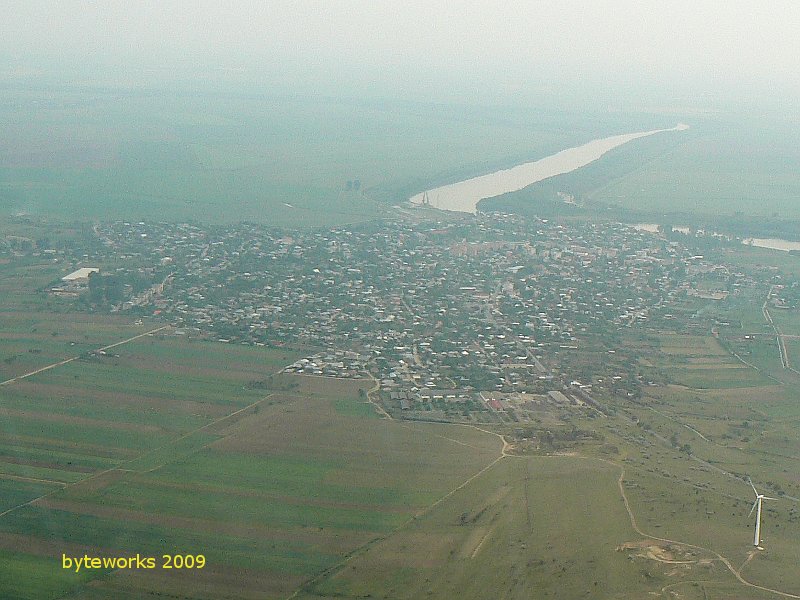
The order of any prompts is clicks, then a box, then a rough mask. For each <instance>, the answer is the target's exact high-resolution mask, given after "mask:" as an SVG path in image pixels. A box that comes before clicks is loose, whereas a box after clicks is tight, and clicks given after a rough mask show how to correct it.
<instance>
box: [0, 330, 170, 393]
mask: <svg viewBox="0 0 800 600" xmlns="http://www.w3.org/2000/svg"><path fill="white" fill-rule="evenodd" d="M169 327H171V325H164V326H162V327H158V328H156V329H153V330H151V331H148V332H146V333H140V334H139V335H135V336H133V337H130V338H128V339H126V340H122V341H121V342H116V343H114V344H109V345H108V346H103V347H102V348H96V349H95V350H91V352H99V351H101V350H102V351H105V350H108V349H109V348H116V347H117V346H121V345H122V344H127V343H128V342H132V341H134V340H138V339H139V338H143V337H145V336H148V335H152V334H154V333H156V332H157V331H163V330H164V329H168V328H169ZM81 356H82V355H78V356H73V357H72V358H67V359H64V360H62V361H59V362H56V363H53V364H52V365H47V366H46V367H41V368H39V369H36V370H34V371H30V372H29V373H25V374H24V375H17V376H16V377H12V378H11V379H6V380H5V381H0V385H9V384H11V383H14V382H16V381H19V380H20V379H25V378H27V377H31V376H33V375H38V374H39V373H43V372H44V371H49V370H50V369H55V368H56V367H60V366H62V365H66V364H68V363H71V362H73V361H75V360H78V359H79V358H80V357H81Z"/></svg>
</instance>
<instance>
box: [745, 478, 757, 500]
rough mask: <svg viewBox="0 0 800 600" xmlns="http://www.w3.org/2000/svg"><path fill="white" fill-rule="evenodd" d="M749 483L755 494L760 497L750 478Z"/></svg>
mask: <svg viewBox="0 0 800 600" xmlns="http://www.w3.org/2000/svg"><path fill="white" fill-rule="evenodd" d="M747 481H748V483H750V487H751V488H753V492H754V493H755V495H756V496H758V490H757V489H756V486H754V485H753V480H752V479H750V478H749V477H748V478H747Z"/></svg>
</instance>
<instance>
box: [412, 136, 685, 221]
mask: <svg viewBox="0 0 800 600" xmlns="http://www.w3.org/2000/svg"><path fill="white" fill-rule="evenodd" d="M688 128H689V126H688V125H683V124H678V125H676V126H675V127H673V128H672V129H654V130H652V131H640V132H638V133H624V134H622V135H612V136H610V137H605V138H600V139H597V140H592V141H591V142H588V143H586V144H583V145H582V146H576V147H574V148H568V149H566V150H562V151H561V152H557V153H556V154H553V155H551V156H546V157H545V158H542V159H539V160H536V161H533V162H529V163H524V164H521V165H517V166H516V167H511V168H510V169H503V170H500V171H495V172H494V173H488V174H487V175H480V176H478V177H473V178H471V179H465V180H464V181H459V182H456V183H450V184H448V185H443V186H440V187H437V188H433V189H430V190H427V191H425V192H420V193H419V194H417V195H415V196H412V197H411V199H410V200H411V202H413V203H414V204H424V203H425V199H426V197H427V202H428V204H430V205H431V206H432V207H434V208H439V209H442V210H452V211H457V212H468V213H474V212H475V211H476V210H477V206H478V202H480V201H481V200H483V199H484V198H492V197H494V196H499V195H500V194H506V193H508V192H515V191H517V190H521V189H523V188H526V187H528V186H529V185H531V184H533V183H536V182H537V181H542V180H543V179H547V178H549V177H554V176H556V175H562V174H564V173H569V172H570V171H574V170H575V169H579V168H581V167H583V166H585V165H588V164H589V163H591V162H594V161H596V160H597V159H598V158H600V157H601V156H603V155H604V154H605V153H606V152H608V151H609V150H613V149H614V148H616V147H617V146H621V145H622V144H626V143H628V142H630V141H631V140H635V139H638V138H642V137H647V136H648V135H653V134H655V133H661V132H663V131H683V130H685V129H688Z"/></svg>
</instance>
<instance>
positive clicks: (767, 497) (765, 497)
mask: <svg viewBox="0 0 800 600" xmlns="http://www.w3.org/2000/svg"><path fill="white" fill-rule="evenodd" d="M761 499H762V500H780V498H770V497H769V496H762V497H761Z"/></svg>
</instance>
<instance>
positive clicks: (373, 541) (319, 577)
mask: <svg viewBox="0 0 800 600" xmlns="http://www.w3.org/2000/svg"><path fill="white" fill-rule="evenodd" d="M457 424H458V423H450V425H457ZM401 425H402V426H405V427H408V428H409V429H412V430H413V428H412V427H409V426H407V425H404V424H402V423H401ZM466 427H472V425H466ZM476 429H477V428H476ZM481 431H483V430H481ZM484 433H492V434H493V435H499V434H495V433H493V432H491V431H484ZM501 437H502V436H501ZM445 439H450V438H445ZM503 441H504V442H505V440H503ZM503 450H505V448H503ZM508 456H511V455H510V454H505V452H503V451H501V454H500V456H498V457H497V458H495V459H494V460H493V461H491V462H490V463H489V464H487V465H486V466H485V467H483V468H482V469H481V470H480V471H478V472H476V473H474V474H473V475H471V476H470V477H468V478H467V479H466V481H464V482H462V483H461V484H460V485H458V486H456V487H455V488H453V489H452V490H450V491H449V492H447V493H446V494H445V495H444V496H442V497H441V498H439V499H438V500H436V501H435V502H433V503H432V504H430V505H428V506H426V507H425V508H423V509H421V510H419V511H417V512H416V513H414V514H413V515H411V517H409V518H408V519H407V520H406V521H404V522H402V523H401V524H400V525H398V526H397V527H396V528H395V529H394V530H392V531H390V532H388V533H385V534H383V535H380V536H378V537H376V538H373V539H371V540H370V541H368V542H366V543H365V544H362V545H361V546H359V547H358V548H355V549H354V550H352V551H351V552H349V553H348V554H346V555H345V556H344V558H342V560H340V561H339V562H337V563H336V564H333V565H331V566H330V567H327V568H325V569H323V570H322V572H320V573H318V574H317V575H314V577H312V578H311V579H309V580H308V581H306V582H305V583H301V584H300V586H299V587H298V588H297V589H296V590H295V591H294V592H292V593H291V595H289V596H287V597H286V600H293V599H294V598H296V597H297V595H298V594H300V593H302V592H305V591H307V590H308V589H309V588H310V587H312V586H314V585H316V584H317V583H319V582H320V581H322V580H323V579H325V578H326V577H328V576H330V575H333V574H334V573H336V572H337V571H339V570H341V569H342V567H344V566H345V565H346V564H347V563H348V562H350V561H351V560H353V559H354V558H358V557H359V556H362V555H363V554H364V553H365V552H367V551H368V550H369V549H370V548H372V547H373V546H374V545H376V544H379V543H381V542H383V541H386V540H387V539H389V538H390V537H391V536H393V535H395V534H396V533H398V532H399V531H401V530H402V529H404V528H406V527H407V526H408V525H410V524H411V523H413V522H414V521H416V520H418V519H419V518H421V517H424V516H425V515H426V514H428V513H429V512H430V511H431V510H433V509H434V508H435V507H437V506H438V505H439V504H441V503H442V502H444V501H445V500H447V499H448V498H450V497H451V496H453V494H455V493H457V492H458V491H460V490H462V489H463V488H464V487H466V486H467V485H469V484H470V483H471V482H473V481H474V480H475V479H477V478H478V477H480V476H481V475H483V474H484V473H485V472H486V471H488V470H489V469H491V468H492V467H493V466H495V465H496V464H497V463H498V462H500V461H501V460H503V459H504V458H507V457H508Z"/></svg>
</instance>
